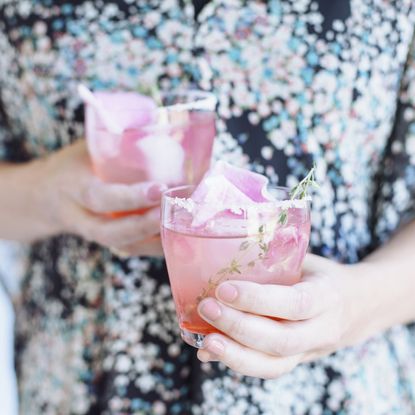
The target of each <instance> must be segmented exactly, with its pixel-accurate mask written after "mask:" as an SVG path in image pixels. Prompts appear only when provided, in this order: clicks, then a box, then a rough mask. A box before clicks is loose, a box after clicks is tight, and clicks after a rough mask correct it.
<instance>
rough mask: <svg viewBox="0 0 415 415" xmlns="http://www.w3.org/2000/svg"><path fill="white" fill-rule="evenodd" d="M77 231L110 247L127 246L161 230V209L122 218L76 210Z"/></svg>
mask: <svg viewBox="0 0 415 415" xmlns="http://www.w3.org/2000/svg"><path fill="white" fill-rule="evenodd" d="M75 212H76V213H74V214H73V215H72V216H71V218H73V222H74V223H73V227H74V229H75V233H77V234H79V235H82V236H83V237H84V238H85V239H88V240H91V241H95V242H98V243H99V244H101V245H105V246H108V247H121V246H127V245H130V244H133V243H136V242H138V241H142V240H145V239H147V238H150V237H152V236H155V235H157V234H158V233H159V232H160V211H159V209H151V210H150V211H149V212H147V213H146V214H144V215H131V216H126V217H123V218H120V219H106V218H102V217H98V216H95V215H93V214H88V213H87V212H85V211H82V210H81V209H78V210H75Z"/></svg>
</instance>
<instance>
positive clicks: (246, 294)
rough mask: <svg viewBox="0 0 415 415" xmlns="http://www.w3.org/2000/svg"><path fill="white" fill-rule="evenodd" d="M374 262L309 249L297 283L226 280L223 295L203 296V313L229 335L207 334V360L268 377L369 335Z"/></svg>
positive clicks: (204, 358) (201, 353) (201, 356)
mask: <svg viewBox="0 0 415 415" xmlns="http://www.w3.org/2000/svg"><path fill="white" fill-rule="evenodd" d="M371 267H372V266H371V265H370V264H359V265H341V264H337V263H335V262H333V261H330V260H327V259H324V258H322V257H318V256H314V255H308V256H307V258H306V261H305V264H304V275H303V278H302V280H301V282H300V283H298V284H296V285H293V286H282V285H260V284H256V283H253V282H247V281H229V282H224V283H222V284H221V285H220V286H219V287H218V288H217V290H216V297H217V300H216V299H213V298H208V299H206V300H204V301H202V302H201V303H200V305H199V314H200V315H201V316H202V317H203V318H204V319H205V320H206V321H207V322H209V323H210V324H211V325H213V326H215V327H216V328H217V329H219V330H220V331H221V332H222V333H223V334H210V335H208V336H207V337H206V339H205V343H204V344H205V348H204V349H203V350H199V352H198V357H199V359H200V360H201V361H203V362H207V361H214V360H218V361H221V362H223V363H224V364H225V365H226V366H228V367H230V368H231V369H233V370H235V371H237V372H240V373H242V374H244V375H248V376H256V377H260V378H265V379H268V378H276V377H278V376H281V375H282V374H284V373H286V372H288V371H290V370H292V369H293V368H294V367H295V366H296V365H298V364H299V363H301V362H305V361H310V360H314V359H316V358H319V357H321V356H325V355H328V354H330V353H332V352H334V351H335V350H337V349H339V348H342V347H345V346H348V345H352V344H355V343H357V342H359V341H361V340H364V339H365V338H367V337H368V336H370V335H371V334H373V327H372V325H371V324H370V320H371V319H373V317H374V315H373V312H374V311H375V310H376V303H375V302H376V299H375V298H373V295H372V293H373V290H371V287H370V286H369V285H368V283H367V279H366V278H364V276H365V273H367V272H369V271H370V272H371ZM264 316H267V317H264ZM269 317H271V318H275V319H283V320H273V319H271V318H269Z"/></svg>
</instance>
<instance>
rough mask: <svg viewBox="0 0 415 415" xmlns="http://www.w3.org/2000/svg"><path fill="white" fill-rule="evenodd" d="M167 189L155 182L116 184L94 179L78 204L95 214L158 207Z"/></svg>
mask: <svg viewBox="0 0 415 415" xmlns="http://www.w3.org/2000/svg"><path fill="white" fill-rule="evenodd" d="M166 189H167V186H165V185H164V184H160V183H154V182H143V183H136V184H116V183H104V182H102V181H100V180H98V179H93V180H92V181H91V182H90V183H88V185H86V186H85V188H84V190H83V191H82V192H81V194H80V195H78V196H77V199H78V200H77V202H78V203H79V204H80V205H81V206H83V207H84V208H85V209H87V210H89V211H91V212H94V213H109V212H120V211H130V210H137V209H144V208H148V207H151V206H155V205H157V204H158V203H159V202H160V199H161V194H162V193H163V192H164V191H165V190H166Z"/></svg>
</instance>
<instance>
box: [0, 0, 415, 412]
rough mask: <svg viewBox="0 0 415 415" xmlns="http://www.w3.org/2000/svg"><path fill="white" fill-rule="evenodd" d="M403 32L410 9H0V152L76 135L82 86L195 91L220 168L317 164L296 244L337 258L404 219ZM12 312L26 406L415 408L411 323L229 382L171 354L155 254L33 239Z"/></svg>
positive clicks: (18, 154)
mask: <svg viewBox="0 0 415 415" xmlns="http://www.w3.org/2000/svg"><path fill="white" fill-rule="evenodd" d="M206 3H207V4H206ZM196 15H197V16H196ZM414 21H415V2H413V1H411V0H396V1H383V0H315V1H313V0H269V1H259V0H252V1H242V0H212V1H210V2H206V1H195V2H194V3H193V2H191V1H187V0H181V1H180V0H160V1H156V0H154V1H153V0H151V1H144V0H137V1H132V0H123V1H121V0H120V1H102V0H96V1H95V0H90V1H83V0H77V1H54V0H32V1H30V0H18V1H17V0H0V157H1V158H2V159H4V160H7V161H13V162H23V161H26V160H30V159H33V158H37V157H42V156H44V155H46V154H48V153H51V152H53V151H55V150H57V149H59V148H60V147H62V146H65V145H68V144H69V143H71V142H73V141H74V140H76V139H78V138H79V137H82V136H83V133H84V131H83V108H82V105H81V102H80V100H79V98H78V97H77V94H76V85H77V84H78V82H79V81H82V82H85V83H86V84H88V85H89V86H90V87H91V88H92V89H95V90H105V89H110V88H135V87H136V86H137V82H138V80H139V82H140V83H141V84H143V83H144V84H148V85H153V84H158V85H159V86H160V87H161V88H162V89H165V90H171V89H174V88H178V87H183V86H186V85H189V84H195V85H196V86H198V87H199V88H202V89H206V90H210V91H213V92H214V93H215V94H216V95H217V98H218V101H219V104H218V122H217V128H218V137H217V140H216V143H215V157H216V158H221V159H224V160H227V161H229V162H231V163H233V164H236V165H238V166H243V167H247V168H250V169H252V170H254V171H258V172H260V173H263V174H266V175H267V176H268V177H269V178H270V180H271V181H272V182H274V183H278V184H281V185H288V186H292V185H294V184H295V183H296V182H297V181H298V179H299V178H300V177H302V176H303V175H304V174H305V173H306V172H307V171H308V169H309V168H310V166H311V165H312V163H313V162H314V161H315V162H316V165H317V179H318V181H319V183H320V189H319V190H318V191H317V192H316V194H315V197H314V200H313V206H312V209H313V212H312V221H313V230H312V235H311V250H312V251H313V252H314V253H317V254H320V255H323V256H326V257H329V258H332V259H334V260H337V261H340V262H344V263H353V262H356V261H359V260H360V259H362V258H363V257H364V256H365V255H366V254H367V253H369V252H371V251H373V250H374V249H376V247H377V246H379V245H380V244H382V243H384V242H385V241H386V240H387V239H388V238H389V237H390V236H391V235H392V234H393V233H394V232H395V231H396V230H397V229H398V227H399V226H400V225H403V224H405V223H406V222H408V221H410V220H412V219H413V218H414V216H415V208H414V203H415V202H414V201H415V63H414V60H413V57H412V53H413V51H414V45H413V40H412V39H413V36H414ZM1 197H5V195H2V196H1ZM16 313H17V329H16V331H17V367H18V375H19V388H20V399H21V403H20V405H21V406H20V409H21V413H23V414H31V415H37V414H42V415H48V414H51V415H52V414H53V415H55V414H172V415H174V414H209V415H223V414H230V415H232V414H234V415H241V414H247V415H256V414H269V415H273V414H275V415H286V414H287V415H289V414H292V415H301V414H308V415H330V414H350V415H352V414H353V415H380V414H385V415H389V414H393V413H395V414H400V415H406V414H407V415H410V414H414V413H415V332H414V329H413V328H411V327H410V326H401V327H396V328H394V329H392V330H389V331H388V332H386V333H384V334H382V335H379V336H378V337H375V338H373V339H371V340H370V341H368V342H366V343H364V344H360V345H358V346H355V347H353V348H348V349H345V350H342V351H340V352H338V353H335V354H333V355H331V356H329V357H327V358H324V359H321V360H320V361H318V362H315V363H312V364H304V365H301V366H299V367H297V368H296V369H295V370H294V371H292V372H291V373H289V374H287V375H285V376H283V377H282V378H280V379H276V380H267V381H263V380H260V379H253V378H247V377H243V376H239V375H237V374H235V373H233V372H231V371H229V370H228V369H226V368H224V367H222V366H220V365H217V364H201V363H200V362H199V361H198V360H197V359H196V355H195V351H194V350H193V349H191V348H189V347H187V346H186V345H184V344H183V343H182V341H181V340H180V338H179V333H178V327H177V323H176V319H175V312H174V304H173V302H172V299H171V294H170V289H169V285H168V278H167V274H166V269H165V265H164V263H163V262H162V261H160V260H155V259H150V258H143V257H142V258H130V259H121V258H118V257H116V256H114V255H112V254H111V253H110V252H109V251H108V250H106V249H104V248H102V247H100V246H97V245H94V244H91V243H88V242H86V241H84V240H81V239H79V238H77V237H75V236H72V235H62V236H59V237H55V238H51V239H48V240H44V241H40V242H38V243H36V244H34V245H33V246H32V247H31V248H30V261H29V266H28V268H27V272H26V277H25V279H24V283H23V286H22V293H21V297H20V298H19V299H17V300H16ZM316 335H318V333H316ZM379 380H381V382H380V381H379Z"/></svg>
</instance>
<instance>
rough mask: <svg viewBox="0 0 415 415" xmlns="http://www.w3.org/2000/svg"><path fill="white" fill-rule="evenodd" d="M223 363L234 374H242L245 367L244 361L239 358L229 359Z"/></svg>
mask: <svg viewBox="0 0 415 415" xmlns="http://www.w3.org/2000/svg"><path fill="white" fill-rule="evenodd" d="M224 363H225V364H226V365H227V366H229V367H230V368H231V369H232V370H234V371H235V372H243V371H244V369H245V366H246V360H244V359H242V358H241V357H240V356H232V357H229V359H228V360H227V361H225V362H224Z"/></svg>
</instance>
